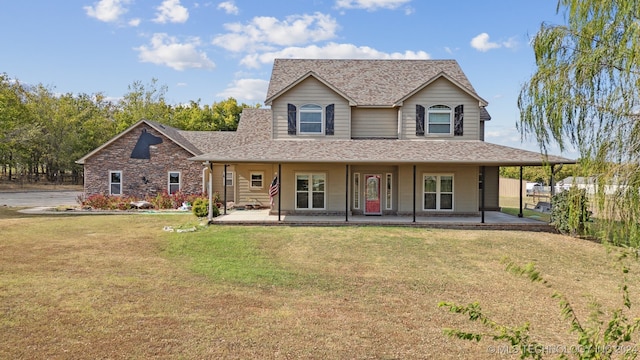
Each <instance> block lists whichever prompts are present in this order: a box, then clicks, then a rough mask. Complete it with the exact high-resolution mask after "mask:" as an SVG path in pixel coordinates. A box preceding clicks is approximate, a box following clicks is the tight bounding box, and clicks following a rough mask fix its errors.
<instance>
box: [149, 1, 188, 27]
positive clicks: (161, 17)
mask: <svg viewBox="0 0 640 360" xmlns="http://www.w3.org/2000/svg"><path fill="white" fill-rule="evenodd" d="M156 9H157V10H158V12H157V13H156V18H155V19H153V21H154V22H157V23H160V24H165V23H167V22H172V23H183V22H186V21H187V20H188V19H189V10H187V8H186V7H184V6H182V5H180V0H164V1H163V2H162V4H160V6H158V7H157V8H156Z"/></svg>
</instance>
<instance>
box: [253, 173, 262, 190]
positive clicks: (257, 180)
mask: <svg viewBox="0 0 640 360" xmlns="http://www.w3.org/2000/svg"><path fill="white" fill-rule="evenodd" d="M263 187H264V173H263V172H257V171H254V172H251V173H250V174H249V188H251V189H262V188H263Z"/></svg>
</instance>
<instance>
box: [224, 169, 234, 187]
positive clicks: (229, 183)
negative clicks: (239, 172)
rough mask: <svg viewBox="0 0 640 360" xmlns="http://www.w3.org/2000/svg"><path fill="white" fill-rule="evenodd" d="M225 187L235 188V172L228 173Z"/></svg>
mask: <svg viewBox="0 0 640 360" xmlns="http://www.w3.org/2000/svg"><path fill="white" fill-rule="evenodd" d="M223 174H224V173H223ZM223 176H224V175H223ZM224 185H225V186H226V187H232V186H233V171H227V177H226V179H225V180H224Z"/></svg>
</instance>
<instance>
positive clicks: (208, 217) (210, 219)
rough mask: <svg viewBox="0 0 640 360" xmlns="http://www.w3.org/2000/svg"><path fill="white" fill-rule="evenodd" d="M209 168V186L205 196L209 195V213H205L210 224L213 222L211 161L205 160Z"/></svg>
mask: <svg viewBox="0 0 640 360" xmlns="http://www.w3.org/2000/svg"><path fill="white" fill-rule="evenodd" d="M205 164H206V165H207V167H208V168H209V188H208V189H207V193H208V194H207V196H208V197H209V213H208V214H207V222H208V223H209V224H211V222H213V163H211V162H209V161H207V162H205Z"/></svg>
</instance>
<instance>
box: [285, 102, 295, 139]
mask: <svg viewBox="0 0 640 360" xmlns="http://www.w3.org/2000/svg"><path fill="white" fill-rule="evenodd" d="M287 132H288V133H289V135H295V134H296V133H297V131H296V106H295V105H293V104H288V105H287Z"/></svg>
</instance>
